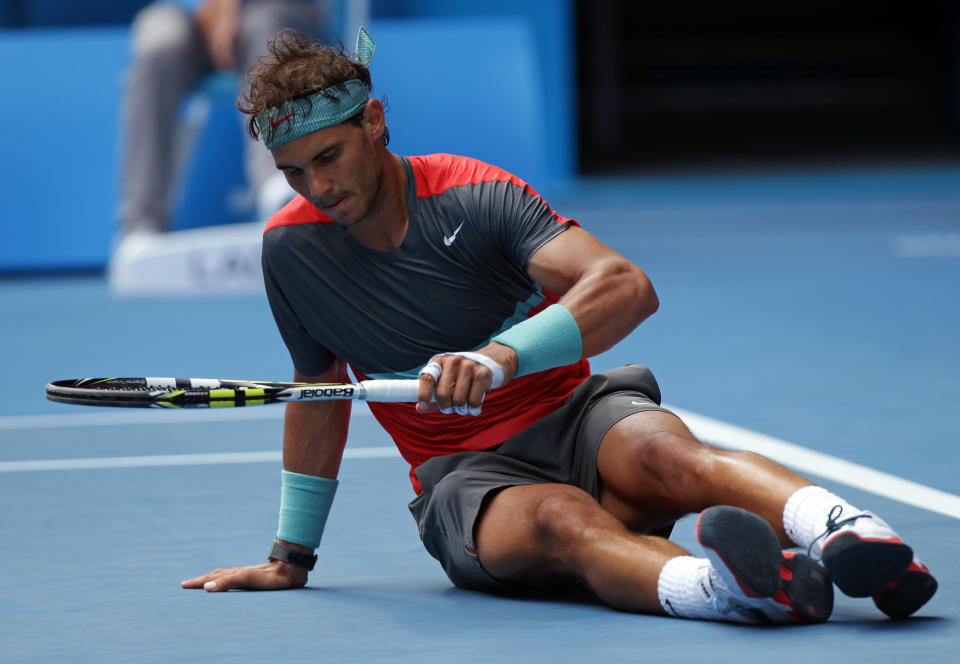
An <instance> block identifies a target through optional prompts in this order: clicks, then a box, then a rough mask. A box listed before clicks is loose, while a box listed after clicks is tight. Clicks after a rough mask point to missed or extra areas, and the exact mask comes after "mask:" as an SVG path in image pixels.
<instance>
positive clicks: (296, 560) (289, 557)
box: [267, 539, 317, 572]
mask: <svg viewBox="0 0 960 664" xmlns="http://www.w3.org/2000/svg"><path fill="white" fill-rule="evenodd" d="M267 560H279V561H281V562H284V563H290V564H291V565H296V566H297V567H302V568H303V569H305V570H307V571H308V572H309V571H311V570H312V569H313V566H314V565H316V564H317V556H316V555H312V556H311V555H310V554H308V553H300V552H299V551H294V550H293V549H291V548H290V547H289V546H287V545H286V544H284V543H283V542H281V541H280V540H278V539H275V540H273V546H272V547H270V554H269V555H268V556H267Z"/></svg>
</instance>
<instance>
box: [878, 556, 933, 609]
mask: <svg viewBox="0 0 960 664" xmlns="http://www.w3.org/2000/svg"><path fill="white" fill-rule="evenodd" d="M936 592H937V580H936V579H935V578H933V575H932V574H931V573H930V570H929V569H928V568H927V566H926V565H924V564H923V563H922V562H920V560H919V559H917V558H916V557H914V559H913V561H912V562H911V563H910V566H909V567H908V568H907V571H906V572H905V573H904V574H903V575H902V576H901V577H899V578H898V579H895V580H893V581H891V582H890V584H889V585H888V586H887V587H886V588H884V589H883V590H881V591H880V592H879V593H877V594H876V595H874V596H873V603H874V604H876V605H877V608H878V609H880V610H881V611H883V612H884V613H886V614H887V615H888V616H890V617H891V618H906V617H908V616H911V615H913V614H914V613H916V612H917V611H918V610H920V607H922V606H923V605H924V604H926V603H927V602H928V601H930V598H931V597H933V595H934V593H936Z"/></svg>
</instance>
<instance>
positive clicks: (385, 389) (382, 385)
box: [360, 380, 420, 402]
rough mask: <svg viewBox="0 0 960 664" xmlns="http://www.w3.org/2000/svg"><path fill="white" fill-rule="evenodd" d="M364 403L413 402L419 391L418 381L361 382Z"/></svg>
mask: <svg viewBox="0 0 960 664" xmlns="http://www.w3.org/2000/svg"><path fill="white" fill-rule="evenodd" d="M360 384H361V385H362V386H363V387H364V389H365V390H366V393H367V396H366V401H392V402H413V401H416V400H417V391H418V390H419V389H420V381H419V380H362V381H360Z"/></svg>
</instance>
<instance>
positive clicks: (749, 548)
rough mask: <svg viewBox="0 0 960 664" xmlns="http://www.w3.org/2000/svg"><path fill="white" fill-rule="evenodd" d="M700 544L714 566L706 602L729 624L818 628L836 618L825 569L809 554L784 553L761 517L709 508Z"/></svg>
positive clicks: (699, 522)
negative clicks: (831, 617)
mask: <svg viewBox="0 0 960 664" xmlns="http://www.w3.org/2000/svg"><path fill="white" fill-rule="evenodd" d="M697 539H698V540H699V542H700V544H701V545H702V546H703V548H704V551H705V552H706V555H707V558H708V559H709V560H710V564H711V566H712V569H711V570H710V584H711V587H710V588H708V589H705V590H704V593H703V594H704V597H705V599H706V600H707V601H708V603H711V604H713V605H714V606H715V607H716V609H717V610H718V611H719V612H720V613H721V614H722V615H724V616H725V617H726V619H727V620H730V621H732V622H742V623H757V624H764V623H787V624H790V623H794V624H795V623H819V622H824V621H825V620H827V619H828V618H829V617H830V614H831V613H832V612H833V584H832V583H831V581H830V578H829V577H828V576H827V573H826V571H825V570H824V569H823V567H821V566H820V565H819V564H817V562H816V561H815V560H814V559H813V558H811V557H809V556H807V555H805V554H802V553H790V552H784V551H783V550H782V549H781V548H780V542H779V540H778V539H777V535H776V533H774V531H773V528H771V527H770V524H768V523H767V522H766V521H764V520H763V519H762V518H760V517H759V516H757V515H756V514H753V513H752V512H748V511H746V510H743V509H740V508H737V507H730V506H726V505H721V506H717V507H710V508H708V509H706V510H704V511H703V512H702V513H701V514H700V517H699V519H698V520H697ZM708 590H709V592H707V591H708Z"/></svg>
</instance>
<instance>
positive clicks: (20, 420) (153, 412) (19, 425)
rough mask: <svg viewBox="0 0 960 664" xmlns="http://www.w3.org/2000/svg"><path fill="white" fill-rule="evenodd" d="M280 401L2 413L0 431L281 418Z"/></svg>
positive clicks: (363, 408)
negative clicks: (241, 405)
mask: <svg viewBox="0 0 960 664" xmlns="http://www.w3.org/2000/svg"><path fill="white" fill-rule="evenodd" d="M283 412H284V409H283V408H281V407H280V404H275V405H269V406H262V407H260V406H257V407H253V408H216V409H210V408H195V409H190V410H167V409H165V408H164V409H160V408H156V409H154V408H129V409H125V410H123V409H116V408H113V409H104V410H102V411H101V412H96V413H66V414H62V415H61V414H51V415H5V416H0V431H3V430H8V431H10V430H13V431H16V430H18V429H68V428H73V427H118V426H140V425H144V424H149V425H154V424H195V423H197V422H247V421H251V420H282V419H283ZM352 412H353V414H354V415H370V414H371V413H370V407H369V406H368V405H367V404H365V403H362V402H357V403H354V404H353V411H352Z"/></svg>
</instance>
